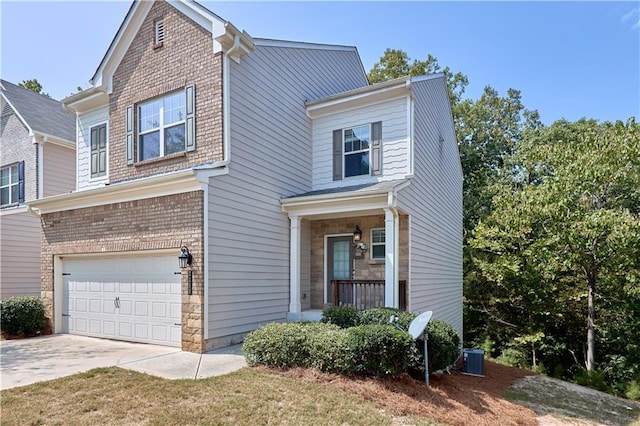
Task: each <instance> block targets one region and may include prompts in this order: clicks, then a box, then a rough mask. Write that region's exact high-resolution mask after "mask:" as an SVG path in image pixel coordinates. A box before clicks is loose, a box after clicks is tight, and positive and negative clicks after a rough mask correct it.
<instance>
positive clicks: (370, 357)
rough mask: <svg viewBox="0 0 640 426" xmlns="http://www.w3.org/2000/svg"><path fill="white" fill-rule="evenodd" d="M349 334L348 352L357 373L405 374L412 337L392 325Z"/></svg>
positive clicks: (367, 327) (362, 328)
mask: <svg viewBox="0 0 640 426" xmlns="http://www.w3.org/2000/svg"><path fill="white" fill-rule="evenodd" d="M346 331H347V332H348V336H347V345H348V348H349V350H348V352H349V353H350V354H351V356H352V357H353V364H354V373H356V374H359V375H364V376H393V375H396V374H400V373H403V372H405V371H406V369H407V362H408V354H409V349H410V348H411V345H412V344H413V342H412V339H411V336H410V335H409V333H407V332H405V331H401V330H398V329H396V328H395V327H393V326H391V325H360V326H357V327H351V328H349V329H347V330H346Z"/></svg>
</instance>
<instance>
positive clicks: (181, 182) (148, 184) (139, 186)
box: [27, 169, 224, 214]
mask: <svg viewBox="0 0 640 426" xmlns="http://www.w3.org/2000/svg"><path fill="white" fill-rule="evenodd" d="M223 172H224V171H223V170H222V169H213V170H194V169H187V170H181V171H179V172H174V173H167V174H164V175H159V176H152V177H149V178H142V179H137V180H134V181H130V182H122V183H118V184H115V185H109V186H103V187H100V188H93V189H88V190H85V191H78V192H72V193H68V194H61V195H54V196H52V197H47V198H43V199H40V200H34V201H30V202H27V205H28V206H29V209H31V210H35V211H37V212H38V213H39V214H45V213H53V212H58V211H64V210H72V209H81V208H86V207H94V206H102V205H106V204H113V203H121V202H126V201H133V200H141V199H146V198H152V197H161V196H166V195H173V194H181V193H184V192H190V191H201V190H203V185H207V184H208V178H209V177H211V176H214V175H216V174H217V173H219V174H222V173H223ZM203 181H206V182H203Z"/></svg>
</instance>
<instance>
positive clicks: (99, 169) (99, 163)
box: [91, 124, 107, 178]
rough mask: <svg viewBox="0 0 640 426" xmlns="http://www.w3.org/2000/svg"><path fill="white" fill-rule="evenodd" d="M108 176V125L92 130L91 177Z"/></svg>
mask: <svg viewBox="0 0 640 426" xmlns="http://www.w3.org/2000/svg"><path fill="white" fill-rule="evenodd" d="M106 174H107V125H106V124H101V125H99V126H96V127H92V128H91V177H92V178H97V177H102V176H106Z"/></svg>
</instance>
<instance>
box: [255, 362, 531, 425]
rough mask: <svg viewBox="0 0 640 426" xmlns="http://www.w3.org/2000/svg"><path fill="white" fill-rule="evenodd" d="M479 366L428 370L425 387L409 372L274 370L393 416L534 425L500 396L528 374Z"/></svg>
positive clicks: (526, 412) (455, 422)
mask: <svg viewBox="0 0 640 426" xmlns="http://www.w3.org/2000/svg"><path fill="white" fill-rule="evenodd" d="M484 367H485V377H475V376H468V375H464V374H462V373H461V372H460V371H459V370H453V371H452V372H451V374H450V375H449V374H443V375H438V376H434V375H432V376H431V379H430V388H429V389H427V388H426V387H425V384H424V382H423V381H419V380H415V379H413V378H412V377H410V376H409V375H403V376H400V377H396V378H393V379H371V378H355V379H354V378H347V377H343V376H339V375H334V374H330V375H327V374H322V373H319V372H318V371H315V370H306V369H301V368H297V369H292V370H287V371H277V372H278V374H282V375H284V376H288V377H295V378H298V379H301V380H305V381H308V382H313V383H320V384H324V385H326V386H333V387H337V388H339V389H342V390H344V391H346V392H349V393H350V394H353V395H358V396H359V397H361V398H363V399H365V400H372V401H375V402H377V403H378V404H380V406H381V407H382V408H383V409H384V410H386V411H388V412H391V413H393V415H395V416H407V415H411V414H413V415H417V416H421V417H428V418H432V419H435V420H437V421H439V422H443V423H445V424H449V425H491V426H493V425H531V426H535V425H537V424H538V422H537V421H536V415H535V413H534V412H533V411H532V410H530V409H528V408H525V407H523V406H521V405H518V404H515V403H513V402H510V401H508V400H506V399H504V398H503V397H502V392H503V391H504V390H505V389H507V388H508V387H509V386H511V384H512V383H513V382H514V381H516V380H518V379H521V378H523V377H526V376H530V375H533V373H531V372H529V371H525V370H520V369H517V368H510V367H506V366H504V365H500V364H496V363H494V362H491V361H485V364H484ZM265 369H266V368H265ZM270 371H274V370H270Z"/></svg>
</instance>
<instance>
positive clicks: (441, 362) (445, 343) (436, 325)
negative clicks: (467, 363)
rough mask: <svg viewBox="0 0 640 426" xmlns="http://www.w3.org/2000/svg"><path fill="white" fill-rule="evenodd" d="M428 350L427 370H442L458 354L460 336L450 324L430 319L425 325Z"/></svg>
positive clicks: (456, 357) (453, 361) (451, 362)
mask: <svg viewBox="0 0 640 426" xmlns="http://www.w3.org/2000/svg"><path fill="white" fill-rule="evenodd" d="M427 334H428V336H429V340H428V341H427V345H428V350H429V371H432V372H433V371H437V370H442V369H444V368H446V367H448V366H451V365H452V364H454V363H455V362H456V359H458V356H460V336H458V332H457V331H456V329H455V328H453V326H452V325H451V324H448V323H446V322H444V321H442V320H438V319H432V320H431V321H429V324H428V325H427Z"/></svg>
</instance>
